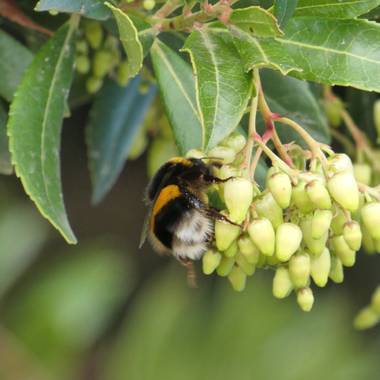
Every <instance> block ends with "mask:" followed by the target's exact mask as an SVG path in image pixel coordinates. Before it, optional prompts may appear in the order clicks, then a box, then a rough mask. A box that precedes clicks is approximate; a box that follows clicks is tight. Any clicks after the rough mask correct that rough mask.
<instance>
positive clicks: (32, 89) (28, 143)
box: [8, 19, 76, 243]
mask: <svg viewBox="0 0 380 380" xmlns="http://www.w3.org/2000/svg"><path fill="white" fill-rule="evenodd" d="M74 21H75V19H73V20H72V22H70V24H66V25H64V26H62V27H61V28H60V29H59V30H58V31H57V32H56V33H55V35H54V36H53V37H52V38H51V39H50V40H49V41H48V42H47V43H46V44H45V45H44V46H43V47H42V48H41V50H40V51H39V52H38V53H37V55H36V56H35V58H34V60H33V62H32V64H31V65H30V66H29V68H28V70H27V71H26V73H25V75H24V77H23V79H22V82H21V85H20V86H19V88H18V90H17V93H16V95H15V98H14V100H13V103H12V105H11V110H10V117H9V121H8V135H9V145H10V151H11V154H12V162H13V164H14V165H15V169H16V174H17V175H18V176H19V177H20V179H21V182H22V184H23V185H24V189H25V191H26V193H27V194H28V195H29V196H30V198H31V199H32V200H33V201H34V203H35V204H36V206H37V207H38V209H39V211H40V212H41V214H42V215H43V216H45V217H46V218H47V219H48V220H49V221H50V222H51V223H52V224H53V225H54V227H56V228H57V229H58V230H59V231H60V232H61V234H62V235H63V236H64V237H65V239H66V240H67V241H68V242H69V243H75V242H76V239H75V236H74V234H73V232H72V230H71V227H70V225H69V222H68V219H67V215H66V211H65V206H64V203H63V196H62V185H61V175H60V159H59V148H60V135H61V127H62V119H63V114H64V109H65V102H66V100H67V95H68V92H69V89H70V85H71V80H72V74H73V64H74V50H75V49H74V33H75V29H76V22H74Z"/></svg>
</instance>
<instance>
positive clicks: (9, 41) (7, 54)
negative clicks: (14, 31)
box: [0, 30, 33, 101]
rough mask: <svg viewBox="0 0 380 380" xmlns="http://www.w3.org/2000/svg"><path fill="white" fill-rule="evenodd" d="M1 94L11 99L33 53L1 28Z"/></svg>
mask: <svg viewBox="0 0 380 380" xmlns="http://www.w3.org/2000/svg"><path fill="white" fill-rule="evenodd" d="M0 57H1V59H0V95H1V96H3V97H4V98H5V99H6V100H8V101H11V100H12V98H13V94H14V93H15V91H16V88H17V86H18V84H19V83H20V80H21V77H22V74H23V73H24V71H25V69H26V68H27V66H28V65H29V63H30V62H32V59H33V54H32V53H31V52H30V51H29V50H28V49H27V48H26V47H25V46H24V45H21V44H20V43H19V42H18V41H17V40H15V39H14V38H13V37H11V36H9V35H8V34H7V33H5V32H3V31H2V30H0Z"/></svg>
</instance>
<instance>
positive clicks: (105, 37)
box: [75, 20, 128, 94]
mask: <svg viewBox="0 0 380 380" xmlns="http://www.w3.org/2000/svg"><path fill="white" fill-rule="evenodd" d="M76 51H77V55H76V62H75V67H76V70H77V72H78V73H79V74H82V75H86V76H87V78H86V90H87V92H89V93H90V94H93V93H96V92H97V91H99V89H100V88H101V87H102V85H103V81H104V78H105V77H106V76H107V75H109V74H112V76H113V77H114V78H115V79H116V81H117V83H118V84H119V85H120V86H125V85H126V84H127V83H128V63H127V61H126V60H125V59H122V57H121V49H120V42H119V40H118V39H117V38H116V37H114V36H112V35H110V34H106V33H105V30H104V29H103V27H102V25H101V23H100V22H98V21H95V20H84V21H83V37H82V38H81V39H79V40H78V42H77V44H76Z"/></svg>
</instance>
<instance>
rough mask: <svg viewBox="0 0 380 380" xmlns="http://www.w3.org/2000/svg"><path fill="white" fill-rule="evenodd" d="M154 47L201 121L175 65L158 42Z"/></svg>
mask: <svg viewBox="0 0 380 380" xmlns="http://www.w3.org/2000/svg"><path fill="white" fill-rule="evenodd" d="M152 49H153V50H156V52H157V54H158V55H159V56H160V57H161V59H162V60H163V62H164V63H165V65H166V67H167V68H168V70H169V72H170V74H171V75H172V77H173V79H174V81H175V82H176V84H177V86H178V88H179V89H180V91H181V92H182V94H183V96H184V97H185V99H186V100H187V102H188V103H189V105H190V108H191V110H192V111H193V113H194V115H195V116H196V118H197V119H198V120H199V122H200V123H201V119H200V116H199V114H198V111H197V110H196V108H195V107H194V104H193V102H192V101H191V99H190V97H189V94H188V93H187V91H186V89H185V88H184V87H183V85H182V83H181V81H180V80H179V78H178V76H177V74H176V73H175V71H174V70H173V66H172V65H171V63H170V62H169V60H168V59H167V58H166V55H165V52H164V51H163V50H162V49H161V48H160V47H159V45H158V43H156V44H154V46H153V47H152Z"/></svg>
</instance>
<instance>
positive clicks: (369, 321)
mask: <svg viewBox="0 0 380 380" xmlns="http://www.w3.org/2000/svg"><path fill="white" fill-rule="evenodd" d="M379 322H380V286H378V287H377V288H376V290H375V291H374V293H373V294H372V298H371V303H370V304H369V305H368V306H366V307H364V308H363V309H361V310H360V311H359V313H358V314H357V316H356V318H355V320H354V326H355V327H356V328H357V329H359V330H364V329H368V328H370V327H373V326H374V325H375V324H377V323H379Z"/></svg>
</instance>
